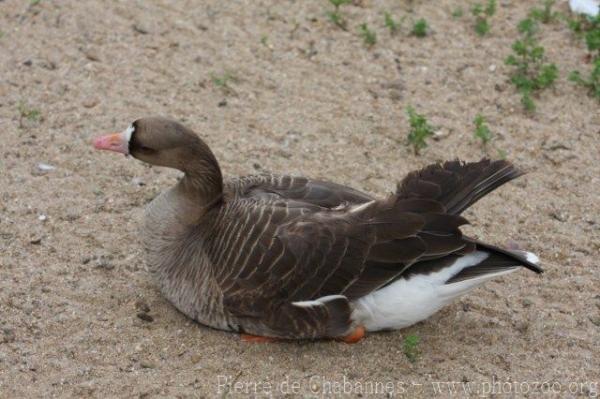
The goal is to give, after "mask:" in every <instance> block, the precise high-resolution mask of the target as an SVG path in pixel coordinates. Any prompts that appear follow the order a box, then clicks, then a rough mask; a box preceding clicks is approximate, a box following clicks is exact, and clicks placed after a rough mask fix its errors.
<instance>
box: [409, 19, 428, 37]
mask: <svg viewBox="0 0 600 399" xmlns="http://www.w3.org/2000/svg"><path fill="white" fill-rule="evenodd" d="M428 32H429V25H428V24H427V21H426V20H425V19H424V18H421V19H418V20H416V21H415V23H414V24H413V27H412V30H411V32H410V33H411V34H412V35H414V36H416V37H425V36H427V33H428Z"/></svg>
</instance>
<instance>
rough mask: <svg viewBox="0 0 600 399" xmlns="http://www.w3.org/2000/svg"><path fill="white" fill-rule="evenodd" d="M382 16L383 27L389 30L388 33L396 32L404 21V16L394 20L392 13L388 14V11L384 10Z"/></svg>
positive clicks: (393, 33)
mask: <svg viewBox="0 0 600 399" xmlns="http://www.w3.org/2000/svg"><path fill="white" fill-rule="evenodd" d="M383 16H384V19H385V27H386V28H388V29H389V30H390V33H391V34H392V35H395V34H396V33H398V31H399V30H400V26H402V21H404V18H402V19H400V20H398V21H396V20H395V19H394V17H393V16H392V14H390V13H389V12H386V13H385V14H384V15H383Z"/></svg>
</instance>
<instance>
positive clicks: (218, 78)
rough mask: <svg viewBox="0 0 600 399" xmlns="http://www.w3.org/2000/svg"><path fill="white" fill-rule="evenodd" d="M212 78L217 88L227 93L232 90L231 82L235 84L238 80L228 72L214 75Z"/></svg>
mask: <svg viewBox="0 0 600 399" xmlns="http://www.w3.org/2000/svg"><path fill="white" fill-rule="evenodd" d="M210 78H211V80H212V82H213V84H214V85H215V86H216V87H218V88H220V89H223V90H226V91H230V90H231V86H230V82H235V81H236V80H237V78H236V77H235V76H234V75H233V74H231V73H230V72H227V71H225V72H223V73H222V74H221V75H217V74H214V73H213V74H211V76H210Z"/></svg>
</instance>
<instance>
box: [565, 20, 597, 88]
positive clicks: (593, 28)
mask: <svg viewBox="0 0 600 399" xmlns="http://www.w3.org/2000/svg"><path fill="white" fill-rule="evenodd" d="M580 27H581V31H580V34H585V36H584V39H585V44H586V46H587V49H588V51H589V52H590V53H591V54H592V64H593V67H592V70H591V72H590V76H589V77H588V78H584V77H583V75H582V73H581V72H579V71H573V72H571V74H570V75H569V80H570V81H572V82H574V83H576V84H578V85H580V86H583V87H585V88H587V89H588V92H589V94H590V95H591V96H592V97H595V98H597V99H598V100H600V15H598V16H597V17H595V18H587V20H585V21H583V22H582V24H581V26H580Z"/></svg>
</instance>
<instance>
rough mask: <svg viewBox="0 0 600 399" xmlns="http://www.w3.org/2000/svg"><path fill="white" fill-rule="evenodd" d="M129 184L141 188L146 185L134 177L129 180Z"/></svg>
mask: <svg viewBox="0 0 600 399" xmlns="http://www.w3.org/2000/svg"><path fill="white" fill-rule="evenodd" d="M131 184H133V185H134V186H138V187H143V186H145V185H146V183H144V181H143V180H142V179H141V178H139V177H134V178H133V179H131Z"/></svg>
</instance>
